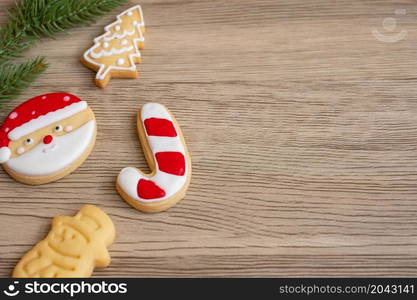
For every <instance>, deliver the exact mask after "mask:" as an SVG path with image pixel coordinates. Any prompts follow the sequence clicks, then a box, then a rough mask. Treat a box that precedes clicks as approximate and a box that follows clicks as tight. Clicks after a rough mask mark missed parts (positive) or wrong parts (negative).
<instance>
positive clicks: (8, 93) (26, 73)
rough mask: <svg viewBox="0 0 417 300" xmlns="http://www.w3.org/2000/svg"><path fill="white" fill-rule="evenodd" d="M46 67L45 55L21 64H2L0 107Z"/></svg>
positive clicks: (0, 72) (0, 70)
mask: <svg viewBox="0 0 417 300" xmlns="http://www.w3.org/2000/svg"><path fill="white" fill-rule="evenodd" d="M46 68H47V64H46V62H45V58H44V57H37V58H35V59H32V60H30V61H27V62H24V63H22V64H19V65H12V64H7V65H4V66H2V67H1V69H0V107H2V106H3V105H4V103H5V101H6V100H9V99H11V98H13V97H15V96H17V95H19V94H20V93H21V92H22V91H23V90H24V89H25V88H26V87H28V86H29V85H30V84H31V83H32V82H33V81H34V80H35V79H36V78H37V77H38V76H39V75H40V74H41V73H42V72H43V71H45V69H46Z"/></svg>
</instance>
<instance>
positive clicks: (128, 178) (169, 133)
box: [116, 103, 191, 212]
mask: <svg viewBox="0 0 417 300" xmlns="http://www.w3.org/2000/svg"><path fill="white" fill-rule="evenodd" d="M137 127H138V133H139V139H140V141H141V144H142V147H143V150H144V153H145V157H146V160H147V162H148V164H149V166H150V168H151V170H152V173H151V174H144V173H142V172H141V171H139V170H138V169H136V168H131V167H128V168H124V169H123V170H122V171H121V172H120V174H119V176H118V178H117V182H116V188H117V190H118V192H119V194H120V195H121V196H122V198H123V199H124V200H125V201H126V202H128V203H129V204H130V205H132V206H133V207H135V208H136V209H138V210H141V211H144V212H159V211H163V210H166V209H168V208H169V207H171V206H173V205H174V204H176V203H177V202H178V201H179V200H181V199H182V198H183V197H184V196H185V192H186V190H187V188H188V185H189V184H190V180H191V159H190V155H189V153H188V150H187V146H186V144H185V141H184V137H183V135H182V132H181V129H180V127H179V126H178V123H177V121H176V120H175V118H174V116H173V115H172V114H171V113H170V112H169V111H168V109H167V108H166V107H165V106H163V105H161V104H158V103H148V104H145V105H144V106H143V107H142V110H141V112H140V113H139V114H138V118H137Z"/></svg>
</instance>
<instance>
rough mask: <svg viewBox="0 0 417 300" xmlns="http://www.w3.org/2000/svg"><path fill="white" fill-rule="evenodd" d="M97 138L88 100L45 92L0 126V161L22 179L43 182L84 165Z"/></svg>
mask: <svg viewBox="0 0 417 300" xmlns="http://www.w3.org/2000/svg"><path fill="white" fill-rule="evenodd" d="M95 139H96V120H95V117H94V113H93V111H92V110H91V109H90V108H89V107H88V104H87V102H85V101H82V100H81V99H79V98H78V97H76V96H74V95H71V94H67V93H52V94H45V95H40V96H37V97H35V98H32V99H30V100H28V101H26V102H24V103H22V104H21V105H19V106H18V107H16V108H15V109H14V110H13V111H12V112H11V113H10V114H9V115H8V117H7V118H6V120H5V122H4V124H3V126H2V127H1V128H0V163H1V164H2V166H3V168H4V169H5V170H6V172H7V173H8V174H9V175H10V176H11V177H13V178H14V179H16V180H17V181H20V182H22V183H26V184H44V183H47V182H51V181H55V180H58V179H60V178H62V177H64V176H66V175H67V174H69V173H71V172H72V171H74V170H75V169H76V168H77V167H78V166H80V165H81V164H82V163H83V162H84V160H85V159H86V158H87V157H88V155H89V154H90V152H91V150H92V149H93V146H94V143H95Z"/></svg>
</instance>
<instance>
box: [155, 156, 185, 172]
mask: <svg viewBox="0 0 417 300" xmlns="http://www.w3.org/2000/svg"><path fill="white" fill-rule="evenodd" d="M155 157H156V161H157V162H158V167H159V170H161V171H163V172H166V173H169V174H173V175H179V176H183V175H184V174H185V158H184V155H183V154H182V153H181V152H158V153H156V154H155Z"/></svg>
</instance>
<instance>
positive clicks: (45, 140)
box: [43, 135, 54, 144]
mask: <svg viewBox="0 0 417 300" xmlns="http://www.w3.org/2000/svg"><path fill="white" fill-rule="evenodd" d="M53 139H54V138H53V137H52V135H46V136H45V137H44V138H43V143H44V144H50V143H52V141H53Z"/></svg>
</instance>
